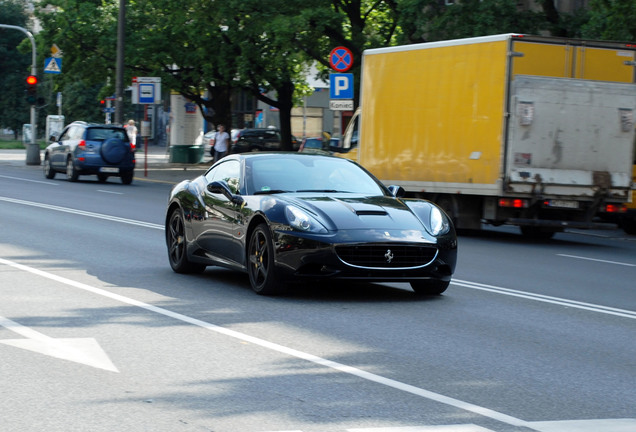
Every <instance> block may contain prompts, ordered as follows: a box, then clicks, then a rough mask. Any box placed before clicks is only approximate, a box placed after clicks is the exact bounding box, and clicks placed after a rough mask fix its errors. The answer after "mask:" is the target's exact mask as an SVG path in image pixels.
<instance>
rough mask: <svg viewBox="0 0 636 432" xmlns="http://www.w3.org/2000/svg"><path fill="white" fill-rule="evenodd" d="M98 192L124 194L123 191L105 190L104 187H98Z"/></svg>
mask: <svg viewBox="0 0 636 432" xmlns="http://www.w3.org/2000/svg"><path fill="white" fill-rule="evenodd" d="M97 192H101V193H107V194H113V195H123V194H124V193H123V192H114V191H108V190H103V189H97Z"/></svg>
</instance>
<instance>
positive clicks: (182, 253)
mask: <svg viewBox="0 0 636 432" xmlns="http://www.w3.org/2000/svg"><path fill="white" fill-rule="evenodd" d="M166 245H167V246H168V259H169V261H170V267H172V270H174V271H175V272H176V273H201V272H203V271H204V270H205V267H206V266H205V265H203V264H197V263H193V262H191V261H189V260H188V255H187V250H188V243H187V240H186V235H185V220H184V217H183V214H182V212H181V210H180V209H178V208H177V209H174V210H173V211H172V213H171V214H170V218H168V224H167V226H166Z"/></svg>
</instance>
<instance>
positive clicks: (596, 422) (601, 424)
mask: <svg viewBox="0 0 636 432" xmlns="http://www.w3.org/2000/svg"><path fill="white" fill-rule="evenodd" d="M528 425H529V427H530V428H532V429H534V430H536V431H539V432H634V431H636V419H630V418H628V419H593V420H560V421H547V422H529V423H528ZM261 432H264V431H261ZM266 432H303V431H302V430H300V429H297V430H284V431H282V430H281V431H266ZM346 432H495V431H494V430H492V429H487V428H484V427H481V426H477V425H474V424H453V425H436V426H398V427H391V426H388V427H378V428H354V429H346Z"/></svg>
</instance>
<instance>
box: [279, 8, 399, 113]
mask: <svg viewBox="0 0 636 432" xmlns="http://www.w3.org/2000/svg"><path fill="white" fill-rule="evenodd" d="M293 3H294V6H293V7H294V8H295V11H296V12H295V14H294V16H293V17H290V22H291V23H292V24H291V25H293V26H294V27H296V28H298V29H300V33H299V35H298V37H297V39H296V41H295V45H296V46H297V47H298V48H299V49H300V50H302V51H303V52H304V53H305V54H306V55H308V56H309V57H310V58H311V59H312V60H313V61H315V62H317V63H318V64H319V65H321V66H322V68H321V71H322V75H323V78H326V75H327V74H328V72H329V71H330V70H331V69H330V65H329V53H330V52H331V50H332V49H334V48H335V47H337V46H344V47H346V48H348V49H349V50H350V51H351V53H352V54H353V65H352V67H351V69H350V70H349V71H348V72H349V73H352V74H353V76H354V82H355V95H354V102H355V103H357V102H358V100H359V83H360V66H361V62H362V52H363V51H364V50H365V49H368V48H379V47H386V46H391V45H396V44H397V43H398V41H399V40H400V39H401V28H400V27H399V26H398V16H399V3H400V1H398V0H318V1H314V2H311V3H309V4H308V3H307V2H304V1H299V0H295V1H294V2H293Z"/></svg>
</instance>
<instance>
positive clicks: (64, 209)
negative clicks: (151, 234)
mask: <svg viewBox="0 0 636 432" xmlns="http://www.w3.org/2000/svg"><path fill="white" fill-rule="evenodd" d="M0 201H6V202H10V203H14V204H22V205H27V206H31V207H39V208H43V209H47V210H55V211H59V212H63V213H70V214H74V215H80V216H88V217H92V218H95V219H104V220H110V221H113V222H120V223H125V224H129V225H137V226H143V227H146V228H154V229H159V230H163V229H164V226H163V225H158V224H153V223H150V222H142V221H137V220H133V219H126V218H120V217H117V216H108V215H104V214H101V213H93V212H89V211H84V210H78V209H72V208H68V207H60V206H56V205H51V204H41V203H37V202H33V201H24V200H20V199H16V198H8V197H1V196H0Z"/></svg>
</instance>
